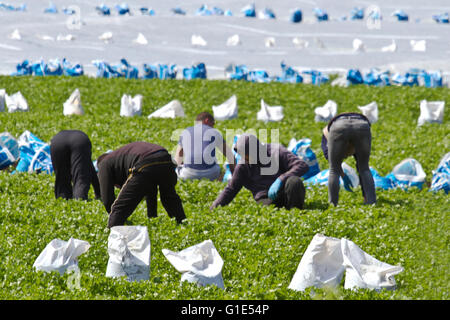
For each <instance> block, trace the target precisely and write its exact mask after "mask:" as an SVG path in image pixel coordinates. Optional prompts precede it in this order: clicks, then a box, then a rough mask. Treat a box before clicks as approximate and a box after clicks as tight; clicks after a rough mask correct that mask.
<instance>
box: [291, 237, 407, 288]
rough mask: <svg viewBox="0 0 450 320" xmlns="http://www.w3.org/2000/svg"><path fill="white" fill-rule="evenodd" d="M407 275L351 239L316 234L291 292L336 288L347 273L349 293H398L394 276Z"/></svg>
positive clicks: (293, 282)
mask: <svg viewBox="0 0 450 320" xmlns="http://www.w3.org/2000/svg"><path fill="white" fill-rule="evenodd" d="M402 271H403V268H402V267H400V266H392V265H389V264H387V263H384V262H381V261H378V260H377V259H375V258H374V257H372V256H370V255H369V254H367V253H366V252H364V251H363V250H362V249H361V248H359V247H358V246H357V245H356V244H355V243H353V242H352V241H349V240H347V239H344V238H342V239H337V238H332V237H327V236H324V235H322V234H316V235H315V236H314V237H313V239H312V241H311V243H310V244H309V246H308V248H307V249H306V251H305V253H304V254H303V257H302V259H301V260H300V263H299V265H298V268H297V271H296V272H295V274H294V276H293V278H292V281H291V283H290V284H289V289H292V290H296V291H304V290H305V289H306V288H308V287H317V288H323V287H336V286H338V285H339V284H340V282H341V279H342V277H343V275H344V272H345V284H344V288H345V289H355V288H368V289H373V290H377V291H378V290H381V289H388V290H391V289H395V279H394V276H395V275H396V274H398V273H400V272H402Z"/></svg>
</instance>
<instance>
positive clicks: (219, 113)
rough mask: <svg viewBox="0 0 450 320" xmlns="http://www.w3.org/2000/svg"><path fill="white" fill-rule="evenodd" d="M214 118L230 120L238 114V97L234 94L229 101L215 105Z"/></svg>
mask: <svg viewBox="0 0 450 320" xmlns="http://www.w3.org/2000/svg"><path fill="white" fill-rule="evenodd" d="M212 109H213V113H214V119H216V120H229V119H233V118H236V117H237V115H238V106H237V97H236V95H234V94H233V95H232V96H231V98H229V99H228V100H227V101H225V102H224V103H222V104H221V105H218V106H213V107H212Z"/></svg>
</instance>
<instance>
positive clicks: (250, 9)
mask: <svg viewBox="0 0 450 320" xmlns="http://www.w3.org/2000/svg"><path fill="white" fill-rule="evenodd" d="M241 12H242V13H243V14H244V17H248V18H254V17H256V10H255V5H254V4H249V5H246V6H245V7H243V8H242V9H241Z"/></svg>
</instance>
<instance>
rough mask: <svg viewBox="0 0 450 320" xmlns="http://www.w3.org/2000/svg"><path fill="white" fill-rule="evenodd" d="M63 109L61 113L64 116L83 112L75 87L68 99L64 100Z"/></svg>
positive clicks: (79, 95)
mask: <svg viewBox="0 0 450 320" xmlns="http://www.w3.org/2000/svg"><path fill="white" fill-rule="evenodd" d="M63 107H64V110H63V114H64V115H65V116H70V115H78V116H82V115H83V114H84V110H83V106H82V105H81V94H80V91H79V90H78V89H75V90H74V92H72V94H71V95H70V97H69V99H67V101H66V102H64V105H63Z"/></svg>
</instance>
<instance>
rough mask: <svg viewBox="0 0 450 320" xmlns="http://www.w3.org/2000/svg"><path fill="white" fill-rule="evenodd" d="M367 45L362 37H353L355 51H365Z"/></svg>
mask: <svg viewBox="0 0 450 320" xmlns="http://www.w3.org/2000/svg"><path fill="white" fill-rule="evenodd" d="M364 51H366V47H365V45H364V43H363V42H362V41H361V39H353V52H364Z"/></svg>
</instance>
